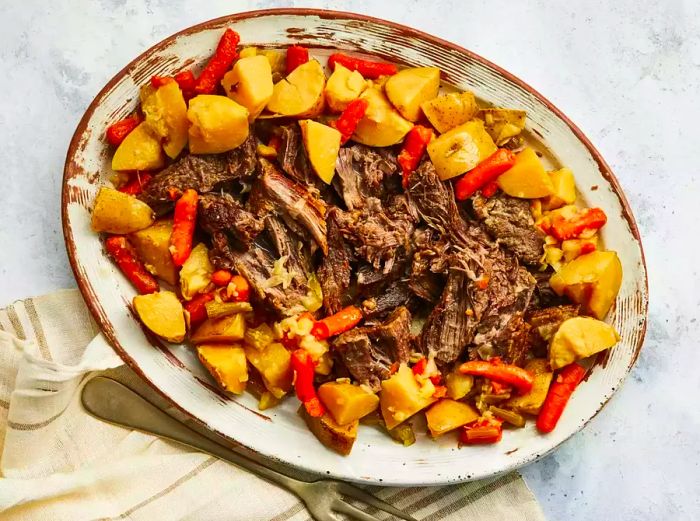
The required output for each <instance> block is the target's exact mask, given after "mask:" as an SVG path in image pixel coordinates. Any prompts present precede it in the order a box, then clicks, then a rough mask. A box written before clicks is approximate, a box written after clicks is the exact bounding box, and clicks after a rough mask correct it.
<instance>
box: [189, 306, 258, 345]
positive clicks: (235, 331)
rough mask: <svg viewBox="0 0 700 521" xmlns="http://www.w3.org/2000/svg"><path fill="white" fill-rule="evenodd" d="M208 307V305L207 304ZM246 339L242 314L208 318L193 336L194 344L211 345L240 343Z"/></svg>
mask: <svg viewBox="0 0 700 521" xmlns="http://www.w3.org/2000/svg"><path fill="white" fill-rule="evenodd" d="M205 305H206V304H205ZM244 337H245V318H244V317H243V315H242V314H238V315H226V316H223V317H220V318H208V319H207V320H205V321H204V323H202V325H201V326H199V327H198V328H197V330H196V331H195V332H194V334H193V335H192V339H191V340H192V343H193V344H195V345H197V344H210V343H218V342H222V343H226V344H230V343H232V342H238V341H240V340H243V338H244Z"/></svg>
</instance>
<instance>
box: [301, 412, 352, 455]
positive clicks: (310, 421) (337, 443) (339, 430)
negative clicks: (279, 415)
mask: <svg viewBox="0 0 700 521" xmlns="http://www.w3.org/2000/svg"><path fill="white" fill-rule="evenodd" d="M299 415H300V416H301V417H302V418H304V421H305V422H306V425H307V427H308V428H309V430H310V431H311V432H312V433H313V434H314V436H316V438H318V440H319V441H320V442H321V443H323V444H324V445H325V446H326V447H328V448H329V449H331V450H334V451H335V452H337V453H338V454H342V455H343V456H347V455H348V454H350V451H351V450H352V446H353V444H354V443H355V440H356V439H357V427H358V425H359V422H358V421H354V422H353V423H348V424H347V425H338V424H337V423H336V421H335V420H334V419H333V417H332V416H331V415H330V414H324V415H323V416H321V417H320V418H316V417H314V416H311V415H310V414H309V413H308V412H307V411H306V409H305V408H304V407H300V408H299Z"/></svg>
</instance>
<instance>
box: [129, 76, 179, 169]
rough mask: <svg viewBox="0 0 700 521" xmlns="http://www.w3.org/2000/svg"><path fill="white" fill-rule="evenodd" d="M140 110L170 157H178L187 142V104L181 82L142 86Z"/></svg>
mask: <svg viewBox="0 0 700 521" xmlns="http://www.w3.org/2000/svg"><path fill="white" fill-rule="evenodd" d="M141 110H142V111H143V113H144V115H145V116H146V124H147V125H148V127H149V128H150V130H151V132H152V133H153V134H154V135H156V136H158V137H159V138H160V140H161V143H162V144H163V150H165V153H166V154H167V155H168V157H170V158H172V159H175V158H176V157H177V156H178V155H180V152H182V149H183V148H185V145H186V144H187V130H188V128H189V122H188V121H187V104H186V103H185V98H184V97H183V95H182V91H181V90H180V87H179V85H178V84H177V83H176V82H175V81H169V82H167V83H166V84H165V85H162V86H160V87H158V88H157V89H154V88H153V87H152V86H151V85H146V86H144V87H142V88H141Z"/></svg>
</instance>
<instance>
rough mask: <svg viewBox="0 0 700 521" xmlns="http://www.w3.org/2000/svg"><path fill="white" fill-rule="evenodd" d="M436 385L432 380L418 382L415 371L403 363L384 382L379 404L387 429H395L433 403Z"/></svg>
mask: <svg viewBox="0 0 700 521" xmlns="http://www.w3.org/2000/svg"><path fill="white" fill-rule="evenodd" d="M434 393H435V386H434V385H433V384H432V382H431V381H430V380H425V381H424V382H422V384H419V383H418V380H416V378H415V376H414V375H413V371H411V369H410V368H409V367H408V366H407V365H406V364H401V366H400V367H399V370H398V371H397V372H395V373H394V374H393V375H391V377H390V378H389V379H388V380H384V381H383V382H382V392H381V394H380V396H379V405H380V407H381V410H382V416H383V417H384V422H385V423H386V427H387V429H393V428H394V427H396V426H397V425H398V424H399V423H402V422H404V421H405V420H407V419H408V418H410V417H411V416H413V415H414V414H416V413H417V412H418V411H420V410H422V409H425V408H426V407H427V406H428V405H430V404H431V403H433V402H434V401H435V400H436V398H434V397H433V394H434Z"/></svg>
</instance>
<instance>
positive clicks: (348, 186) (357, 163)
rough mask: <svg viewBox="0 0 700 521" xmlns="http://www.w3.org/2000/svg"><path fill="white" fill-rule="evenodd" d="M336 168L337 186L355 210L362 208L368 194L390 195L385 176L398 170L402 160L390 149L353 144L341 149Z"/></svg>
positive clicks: (370, 195) (335, 182)
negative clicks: (391, 152) (390, 152)
mask: <svg viewBox="0 0 700 521" xmlns="http://www.w3.org/2000/svg"><path fill="white" fill-rule="evenodd" d="M336 171H337V173H338V175H337V176H336V179H335V181H334V187H335V188H336V190H337V191H338V194H339V195H340V196H341V197H342V198H343V201H344V202H345V206H346V207H347V209H348V210H351V211H352V210H357V209H359V208H362V207H363V206H364V205H365V200H366V199H367V198H368V197H376V198H379V199H382V198H383V197H384V196H385V195H386V186H385V183H384V179H385V178H386V177H390V176H391V175H393V174H395V173H396V172H397V171H398V163H397V162H396V159H395V158H394V157H393V156H391V155H389V154H388V153H387V152H386V151H377V150H376V149H372V148H370V147H367V146H365V145H353V146H351V147H345V148H342V149H341V150H340V152H339V154H338V161H337V163H336Z"/></svg>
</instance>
